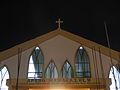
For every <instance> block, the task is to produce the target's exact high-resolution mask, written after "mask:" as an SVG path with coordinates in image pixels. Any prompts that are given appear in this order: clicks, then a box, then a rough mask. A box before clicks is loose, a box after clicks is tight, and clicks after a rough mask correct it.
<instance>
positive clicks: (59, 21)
mask: <svg viewBox="0 0 120 90" xmlns="http://www.w3.org/2000/svg"><path fill="white" fill-rule="evenodd" d="M56 23H58V28H60V24H61V23H63V21H61V20H60V18H59V19H58V21H56Z"/></svg>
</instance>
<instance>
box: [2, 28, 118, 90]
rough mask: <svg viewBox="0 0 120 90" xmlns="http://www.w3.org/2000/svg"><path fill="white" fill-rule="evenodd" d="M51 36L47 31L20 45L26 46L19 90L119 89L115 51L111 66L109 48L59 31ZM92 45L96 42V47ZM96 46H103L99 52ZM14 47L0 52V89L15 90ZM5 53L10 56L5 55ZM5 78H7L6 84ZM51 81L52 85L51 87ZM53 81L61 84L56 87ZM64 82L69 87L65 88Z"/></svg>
mask: <svg viewBox="0 0 120 90" xmlns="http://www.w3.org/2000/svg"><path fill="white" fill-rule="evenodd" d="M58 32H59V33H58ZM56 33H57V34H56ZM59 34H61V35H59ZM52 35H53V36H52ZM52 35H51V34H47V36H44V38H42V39H41V37H40V38H38V39H35V40H36V41H31V42H29V43H28V44H26V42H25V43H24V44H22V46H21V47H22V48H25V47H27V48H26V49H25V50H24V51H22V52H21V61H20V68H19V83H18V84H19V86H20V85H21V86H20V89H19V90H28V89H29V90H40V89H41V90H96V88H99V87H100V88H99V90H106V87H107V90H109V88H110V90H116V87H117V88H118V90H120V73H119V72H118V69H117V67H116V65H117V64H118V61H117V60H118V59H116V56H115V55H114V53H113V55H114V56H112V60H113V65H114V66H113V68H111V65H110V63H111V61H110V57H109V55H108V54H107V53H108V52H107V50H108V49H106V48H105V47H103V46H101V45H98V44H96V43H93V42H91V41H87V40H85V39H83V38H79V37H78V36H74V35H73V34H72V35H71V34H70V33H69V34H68V32H64V31H63V32H62V31H61V30H58V31H55V33H52ZM54 35H55V36H54ZM63 35H64V36H63ZM48 37H49V38H48ZM51 37H52V38H51ZM46 38H48V39H46ZM44 40H45V41H44ZM39 42H41V43H39ZM34 44H35V45H34ZM29 45H32V46H29ZM92 45H95V47H96V49H95V48H93V46H92ZM28 46H29V47H28ZM99 47H102V51H101V53H100V52H99ZM17 50H18V47H15V48H14V49H10V52H7V51H6V52H7V53H6V52H5V53H4V54H2V55H1V53H0V60H1V58H4V60H1V62H0V89H1V90H8V87H7V85H8V86H9V90H16V89H15V87H16V78H18V77H17V75H18V72H17V69H18V51H17ZM15 52H16V53H15ZM11 53H13V54H12V55H11ZM7 55H11V56H9V57H7V58H5V57H6V56H7ZM3 56H4V57H3ZM101 61H102V64H101ZM4 66H5V67H4ZM102 68H103V69H102ZM113 69H114V76H115V78H114V76H113ZM103 75H104V76H103ZM109 78H111V82H112V84H111V85H110V82H109V81H110V79H109ZM6 79H9V80H8V81H7V85H6ZM115 79H116V82H115ZM45 83H48V84H45ZM51 83H52V84H53V86H54V87H50V85H51ZM56 83H59V84H60V85H61V86H59V87H55V86H56ZM66 83H67V84H68V86H70V87H67V88H64V85H66ZM41 85H42V88H41ZM75 85H78V86H75ZM74 86H75V87H74ZM109 86H110V87H109ZM36 87H37V88H36ZM44 87H48V88H47V89H46V88H44ZM76 87H77V88H76ZM26 88H27V89H26ZM34 88H35V89H34ZM97 90H98V89H97Z"/></svg>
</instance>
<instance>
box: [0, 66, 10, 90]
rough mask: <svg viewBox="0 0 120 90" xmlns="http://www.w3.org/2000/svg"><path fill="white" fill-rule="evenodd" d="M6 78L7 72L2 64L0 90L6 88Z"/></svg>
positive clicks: (7, 77)
mask: <svg viewBox="0 0 120 90" xmlns="http://www.w3.org/2000/svg"><path fill="white" fill-rule="evenodd" d="M7 79H9V72H8V70H7V68H6V67H5V66H4V67H3V68H1V69H0V90H8V86H7V85H6V80H7Z"/></svg>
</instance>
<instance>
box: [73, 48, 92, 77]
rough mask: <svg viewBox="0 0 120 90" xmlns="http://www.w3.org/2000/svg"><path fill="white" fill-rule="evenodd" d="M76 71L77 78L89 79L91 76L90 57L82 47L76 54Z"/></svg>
mask: <svg viewBox="0 0 120 90" xmlns="http://www.w3.org/2000/svg"><path fill="white" fill-rule="evenodd" d="M75 70H76V71H75V73H76V77H85V78H87V77H90V76H91V73H90V62H89V57H88V55H87V53H86V51H85V49H84V48H83V47H82V46H81V47H79V49H78V51H77V54H76V59H75Z"/></svg>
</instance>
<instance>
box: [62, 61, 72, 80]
mask: <svg viewBox="0 0 120 90" xmlns="http://www.w3.org/2000/svg"><path fill="white" fill-rule="evenodd" d="M66 63H68V65H69V67H68V68H67V69H68V71H67V72H66V71H65V75H64V69H65V64H66ZM70 68H71V70H70ZM69 70H70V71H71V73H70V76H69V75H68V74H69ZM61 73H62V78H73V77H74V72H73V68H72V65H71V64H70V62H69V61H68V60H66V61H65V62H64V64H63V66H62V70H61Z"/></svg>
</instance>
